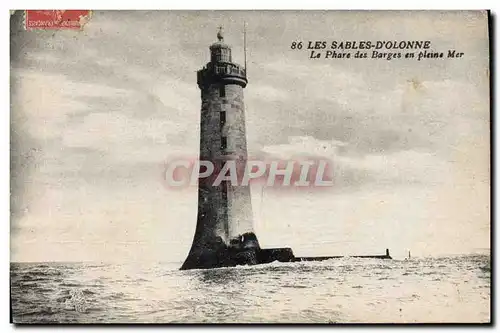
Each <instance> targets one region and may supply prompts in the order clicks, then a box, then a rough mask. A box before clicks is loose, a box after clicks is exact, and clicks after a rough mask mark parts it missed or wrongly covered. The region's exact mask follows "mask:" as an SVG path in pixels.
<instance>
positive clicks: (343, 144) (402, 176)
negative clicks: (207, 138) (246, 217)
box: [10, 11, 490, 262]
mask: <svg viewBox="0 0 500 333" xmlns="http://www.w3.org/2000/svg"><path fill="white" fill-rule="evenodd" d="M22 20H23V16H22V12H19V11H17V12H16V13H14V14H13V15H12V17H11V45H10V46H11V73H10V82H11V260H12V261H130V262H135V261H176V262H177V261H178V262H180V261H182V260H183V259H184V258H185V257H186V255H187V253H188V251H189V248H190V246H191V241H192V238H193V235H194V228H195V225H196V214H197V189H196V187H189V188H184V189H182V190H179V189H171V188H170V189H169V188H165V186H164V184H163V182H162V177H163V166H164V163H165V161H168V160H169V159H172V158H173V157H176V156H180V155H182V156H188V157H193V158H196V157H197V156H198V151H199V131H200V127H199V122H200V108H201V101H200V92H199V89H198V87H197V85H196V71H197V70H198V69H200V68H202V67H203V66H204V65H205V64H206V63H207V62H208V61H209V49H208V46H209V45H210V44H211V43H213V42H215V41H216V33H217V27H218V26H219V25H223V26H224V31H225V41H226V42H227V43H228V44H230V45H231V46H232V48H233V61H235V62H237V63H243V38H242V30H243V22H247V58H248V64H247V68H248V80H249V84H248V86H247V87H246V88H245V90H244V93H245V96H244V98H245V110H246V124H247V141H248V150H249V155H250V156H267V157H271V158H281V159H289V158H294V157H296V156H299V155H304V156H311V155H313V156H320V157H324V158H327V159H329V160H331V161H332V162H333V165H334V174H333V177H334V183H335V185H334V186H333V187H332V188H329V189H328V190H322V191H317V190H314V189H310V190H305V191H286V190H279V189H270V188H261V187H254V188H252V203H253V212H254V227H255V231H256V234H257V236H258V238H259V241H260V244H261V246H262V247H278V246H279V247H281V246H290V247H292V248H293V250H294V252H295V254H296V255H340V254H342V255H349V254H373V253H384V251H385V248H389V249H391V253H392V254H393V255H394V256H395V257H401V258H402V257H404V256H405V255H406V253H407V251H408V250H411V253H412V256H430V255H445V254H467V253H476V252H484V251H487V250H488V249H489V247H490V237H489V235H490V169H489V165H490V147H489V138H490V132H489V120H490V119H489V67H488V63H489V60H488V54H489V51H488V43H489V42H488V30H487V16H486V13H484V12H423V11H422V12H356V11H351V12H328V11H311V12H294V11H288V12H271V11H262V12H259V11H247V12H245V11H232V12H231V11H229V12H214V11H205V12H195V11H193V12H182V11H180V12H169V11H153V12H142V11H137V12H133V11H93V13H92V17H91V19H90V21H89V22H88V23H87V24H86V25H85V26H84V28H83V29H82V30H81V31H24V29H23V28H22ZM299 40H302V41H309V40H311V41H316V40H319V41H321V40H326V41H332V40H352V41H361V40H430V41H431V43H432V47H433V48H434V49H436V50H438V51H442V52H446V51H447V50H448V49H456V50H458V51H459V52H464V57H463V58H461V59H446V58H445V59H425V60H422V61H416V60H411V59H394V60H391V61H387V60H383V59H315V60H313V59H308V52H307V51H306V50H301V51H298V50H292V49H291V48H290V46H291V43H292V42H293V41H299Z"/></svg>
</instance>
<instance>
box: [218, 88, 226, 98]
mask: <svg viewBox="0 0 500 333" xmlns="http://www.w3.org/2000/svg"><path fill="white" fill-rule="evenodd" d="M219 97H226V86H220V87H219Z"/></svg>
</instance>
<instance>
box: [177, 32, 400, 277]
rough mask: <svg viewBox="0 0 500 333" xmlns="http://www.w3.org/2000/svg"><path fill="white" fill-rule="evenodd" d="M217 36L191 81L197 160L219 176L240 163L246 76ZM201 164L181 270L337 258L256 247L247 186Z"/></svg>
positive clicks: (242, 159) (242, 160) (243, 152)
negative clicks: (196, 94) (196, 96)
mask: <svg viewBox="0 0 500 333" xmlns="http://www.w3.org/2000/svg"><path fill="white" fill-rule="evenodd" d="M217 39H218V41H217V42H215V43H213V44H212V45H210V62H208V63H207V64H206V65H205V67H203V68H202V69H200V70H199V71H198V72H197V81H198V87H199V88H200V91H201V117H200V118H201V124H200V125H201V126H200V165H202V163H201V161H206V162H209V163H210V165H212V166H213V167H214V170H215V173H216V174H217V173H219V175H218V176H220V175H221V174H224V170H225V169H224V168H225V167H226V166H227V165H228V164H229V163H234V164H235V165H237V166H239V168H238V170H241V169H245V166H246V162H247V141H246V130H245V107H244V103H243V89H244V88H245V87H246V86H247V84H248V80H247V75H246V68H245V67H242V66H240V65H238V64H236V63H234V62H233V59H232V56H231V48H230V47H229V45H227V44H226V43H224V35H223V32H222V28H219V32H218V33H217ZM245 59H246V56H245ZM245 63H246V60H245ZM242 167H243V168H242ZM204 168H206V166H204V165H202V166H200V170H199V174H200V177H199V178H198V218H197V223H196V230H195V233H194V238H193V244H192V245H191V249H190V251H189V254H188V256H187V258H186V260H185V261H184V264H183V265H182V267H181V269H205V268H217V267H231V266H237V265H256V264H266V263H271V262H273V261H279V262H301V261H321V260H329V259H334V258H340V257H341V256H321V257H296V256H295V255H294V253H293V251H292V249H291V248H289V247H279V248H267V249H263V248H261V247H260V245H259V242H258V240H257V236H256V235H255V233H254V230H253V218H252V200H251V196H250V187H249V186H248V185H246V186H245V185H243V184H242V183H238V184H239V185H238V184H233V183H232V182H231V181H228V180H223V181H221V182H212V181H211V180H212V179H206V178H205V177H201V175H202V174H204V173H206V172H207V170H204ZM217 178H219V177H217ZM220 179H222V177H221V178H220ZM354 257H360V258H377V259H392V258H391V256H390V255H389V250H388V249H387V250H386V253H385V255H384V254H383V255H363V256H354Z"/></svg>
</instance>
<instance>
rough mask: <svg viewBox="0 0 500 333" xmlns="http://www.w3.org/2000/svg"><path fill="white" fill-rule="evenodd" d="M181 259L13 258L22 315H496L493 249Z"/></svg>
mask: <svg viewBox="0 0 500 333" xmlns="http://www.w3.org/2000/svg"><path fill="white" fill-rule="evenodd" d="M180 265H181V263H88V262H86V263H11V309H12V319H13V322H14V323H93V324H95V323H97V324H101V323H102V324H104V323H326V324H328V323H329V324H336V323H487V322H489V321H490V318H491V313H490V301H491V300H490V297H491V296H490V288H491V287H490V286H491V269H490V267H491V260H490V256H489V255H467V256H447V257H436V258H411V259H407V260H382V259H362V258H349V257H346V258H341V259H331V260H327V261H322V262H302V263H277V262H275V263H271V264H265V265H258V266H240V267H233V268H218V269H208V270H189V271H180V270H179V267H180Z"/></svg>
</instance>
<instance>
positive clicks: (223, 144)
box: [220, 136, 227, 150]
mask: <svg viewBox="0 0 500 333" xmlns="http://www.w3.org/2000/svg"><path fill="white" fill-rule="evenodd" d="M226 148H227V138H226V137H225V136H223V137H221V138H220V149H221V150H226Z"/></svg>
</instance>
